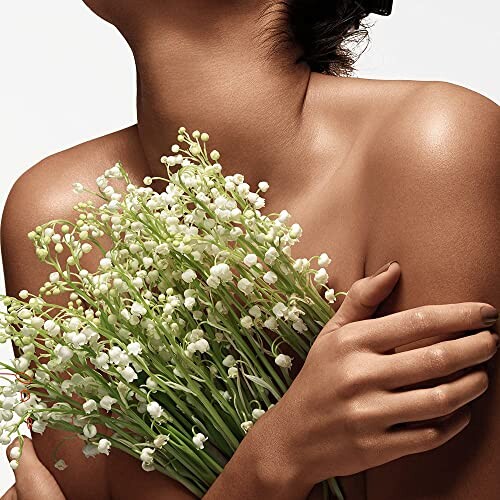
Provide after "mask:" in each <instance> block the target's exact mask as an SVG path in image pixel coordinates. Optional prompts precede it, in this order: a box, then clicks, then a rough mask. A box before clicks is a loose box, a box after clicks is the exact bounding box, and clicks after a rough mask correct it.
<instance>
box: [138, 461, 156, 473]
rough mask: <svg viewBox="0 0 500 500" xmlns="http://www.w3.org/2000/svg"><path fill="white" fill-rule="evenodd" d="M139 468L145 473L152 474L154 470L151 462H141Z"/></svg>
mask: <svg viewBox="0 0 500 500" xmlns="http://www.w3.org/2000/svg"><path fill="white" fill-rule="evenodd" d="M141 467H142V470H144V471H146V472H153V471H154V470H155V466H154V464H153V462H142V464H141Z"/></svg>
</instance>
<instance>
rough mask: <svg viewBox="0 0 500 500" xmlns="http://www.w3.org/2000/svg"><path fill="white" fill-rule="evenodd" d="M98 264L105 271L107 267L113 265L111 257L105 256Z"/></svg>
mask: <svg viewBox="0 0 500 500" xmlns="http://www.w3.org/2000/svg"><path fill="white" fill-rule="evenodd" d="M99 265H100V266H101V268H102V269H104V270H105V271H107V270H108V269H111V267H112V266H113V263H112V262H111V259H108V258H107V257H105V258H103V259H101V260H100V261H99Z"/></svg>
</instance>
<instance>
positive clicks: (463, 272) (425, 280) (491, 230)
mask: <svg viewBox="0 0 500 500" xmlns="http://www.w3.org/2000/svg"><path fill="white" fill-rule="evenodd" d="M499 110H500V108H499V107H498V106H497V105H496V104H494V103H493V102H492V101H489V100H488V99H486V98H484V97H483V96H480V95H479V94H476V93H474V92H472V91H468V90H466V89H462V88H461V87H457V86H452V85H449V84H440V85H437V88H434V89H433V87H432V86H430V87H429V88H427V89H425V91H424V92H423V95H416V96H415V98H414V102H410V103H408V104H407V106H406V107H405V109H404V116H403V117H402V118H401V119H399V120H394V122H393V123H392V124H391V126H390V127H387V129H385V130H384V132H383V137H380V142H379V143H380V144H381V146H380V147H381V148H382V149H383V150H380V151H378V153H377V154H376V155H375V157H374V158H375V162H378V163H379V164H375V165H372V168H371V170H370V176H371V177H370V182H369V185H368V186H367V190H368V196H369V197H370V198H371V199H370V206H371V207H372V210H371V211H370V216H369V217H370V220H369V224H368V227H369V228H370V229H369V231H370V234H369V252H368V259H367V262H366V272H367V274H370V272H371V270H372V269H373V270H375V268H376V267H377V265H378V263H379V262H381V261H384V259H385V260H390V259H398V260H399V261H400V264H401V266H402V277H401V280H400V283H399V285H398V288H397V290H396V293H395V294H394V296H393V297H391V300H390V301H389V302H390V304H392V308H393V309H396V308H398V309H407V308H409V307H415V306H418V305H424V304H430V303H436V304H437V303H451V302H462V301H485V302H490V303H492V304H493V305H494V306H496V307H498V308H500V295H499V286H498V283H499V278H500V267H499V266H498V257H497V256H498V248H499V244H500V218H499V211H500V175H499V174H500V169H499V166H500V164H499V161H500V111H499ZM381 135H382V134H381ZM389 141H390V145H389V144H387V143H388V142H389ZM384 142H385V143H386V144H385V145H384ZM385 310H386V311H387V312H388V311H389V304H386V308H385Z"/></svg>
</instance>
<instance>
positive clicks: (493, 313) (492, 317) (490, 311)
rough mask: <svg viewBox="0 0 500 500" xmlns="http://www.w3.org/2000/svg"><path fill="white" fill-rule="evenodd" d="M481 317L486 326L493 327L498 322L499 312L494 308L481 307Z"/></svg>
mask: <svg viewBox="0 0 500 500" xmlns="http://www.w3.org/2000/svg"><path fill="white" fill-rule="evenodd" d="M481 317H482V318H483V325H484V326H493V325H494V324H495V323H496V322H497V320H498V311H497V310H496V309H495V308H494V307H493V306H483V307H481Z"/></svg>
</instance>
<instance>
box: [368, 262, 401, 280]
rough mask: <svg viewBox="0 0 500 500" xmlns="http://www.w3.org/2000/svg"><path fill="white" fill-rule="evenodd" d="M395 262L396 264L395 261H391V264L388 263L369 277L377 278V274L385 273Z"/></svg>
mask: <svg viewBox="0 0 500 500" xmlns="http://www.w3.org/2000/svg"><path fill="white" fill-rule="evenodd" d="M395 262H397V260H391V262H389V263H388V264H386V265H385V266H382V267H381V268H380V269H379V270H378V271H377V272H375V273H374V274H372V275H371V277H372V278H375V276H378V275H379V274H382V273H385V272H386V271H387V270H388V269H389V268H390V267H391V264H394V263H395Z"/></svg>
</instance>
